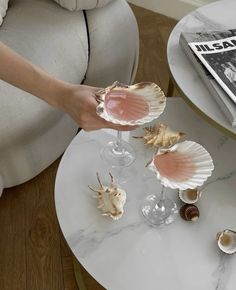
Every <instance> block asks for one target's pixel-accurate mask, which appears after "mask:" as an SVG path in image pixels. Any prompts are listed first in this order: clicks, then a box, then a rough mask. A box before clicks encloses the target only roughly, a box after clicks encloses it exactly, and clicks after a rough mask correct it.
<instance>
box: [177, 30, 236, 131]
mask: <svg viewBox="0 0 236 290" xmlns="http://www.w3.org/2000/svg"><path fill="white" fill-rule="evenodd" d="M179 43H180V45H181V47H182V48H183V50H184V52H185V53H186V55H187V56H188V58H189V60H190V61H191V62H192V64H193V65H194V67H195V69H196V71H197V72H198V73H199V75H200V77H201V78H202V80H203V81H204V83H205V85H206V86H207V88H208V89H209V91H210V92H211V94H212V96H213V97H214V98H215V100H216V101H217V103H218V104H219V106H220V108H221V110H222V111H223V112H224V114H225V116H226V118H227V119H228V120H229V122H230V124H231V125H232V126H236V29H232V30H227V31H213V32H208V33H206V32H196V33H191V32H184V33H181V36H180V40H179ZM224 67H226V68H229V69H228V70H226V72H225V69H224ZM234 68H235V72H234ZM234 77H235V81H234Z"/></svg>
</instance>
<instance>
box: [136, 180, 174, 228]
mask: <svg viewBox="0 0 236 290" xmlns="http://www.w3.org/2000/svg"><path fill="white" fill-rule="evenodd" d="M166 191H167V187H165V186H164V185H162V188H161V194H160V195H156V194H152V195H149V196H147V197H146V199H145V201H144V202H143V204H142V207H141V211H142V214H143V215H144V217H145V219H146V220H147V221H148V223H149V224H151V225H154V226H159V225H162V224H166V225H168V224H170V223H172V222H173V221H174V220H175V217H176V214H177V213H178V209H177V205H176V203H175V202H174V201H173V200H171V199H169V198H167V197H166Z"/></svg>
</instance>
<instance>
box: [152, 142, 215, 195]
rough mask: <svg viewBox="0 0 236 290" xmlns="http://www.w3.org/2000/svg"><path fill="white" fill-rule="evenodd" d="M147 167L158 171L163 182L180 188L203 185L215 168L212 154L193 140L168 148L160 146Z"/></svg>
mask: <svg viewBox="0 0 236 290" xmlns="http://www.w3.org/2000/svg"><path fill="white" fill-rule="evenodd" d="M147 167H148V168H149V169H150V170H152V171H154V172H155V173H156V176H157V179H159V180H160V182H161V184H163V185H164V186H166V187H169V188H173V189H175V188H178V189H180V190H185V189H193V188H196V187H199V186H201V185H202V184H203V183H204V182H205V180H206V179H207V178H208V177H209V176H211V173H212V170H213V169H214V165H213V161H212V158H211V156H210V154H209V153H208V152H207V151H206V149H205V148H204V147H203V146H202V145H200V144H198V143H196V142H193V141H184V142H181V143H177V144H175V145H174V146H172V147H170V148H168V149H164V148H159V150H158V152H157V154H156V155H155V156H154V157H153V159H152V161H151V162H150V163H149V164H148V165H147Z"/></svg>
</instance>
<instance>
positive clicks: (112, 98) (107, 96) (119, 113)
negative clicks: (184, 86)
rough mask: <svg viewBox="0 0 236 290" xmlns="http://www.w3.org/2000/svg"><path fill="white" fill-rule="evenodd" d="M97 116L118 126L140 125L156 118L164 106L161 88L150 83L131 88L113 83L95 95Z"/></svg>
mask: <svg viewBox="0 0 236 290" xmlns="http://www.w3.org/2000/svg"><path fill="white" fill-rule="evenodd" d="M96 98H97V101H98V102H99V105H98V106H97V109H96V111H97V114H98V115H99V116H100V117H101V118H103V119H105V120H106V121H108V122H112V123H114V124H120V125H131V126H133V125H142V124H145V123H149V122H151V121H152V120H154V119H156V118H158V117H159V116H160V114H162V113H163V111H164V109H165V106H166V97H165V95H164V93H163V91H162V90H161V88H160V87H159V86H158V85H156V84H154V83H150V82H143V83H137V84H134V85H131V86H128V85H122V84H120V83H119V82H115V83H114V84H112V85H111V86H109V87H107V88H105V89H103V90H101V91H99V92H97V93H96Z"/></svg>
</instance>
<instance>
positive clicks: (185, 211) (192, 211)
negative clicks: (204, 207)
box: [179, 204, 200, 222]
mask: <svg viewBox="0 0 236 290" xmlns="http://www.w3.org/2000/svg"><path fill="white" fill-rule="evenodd" d="M179 213H180V216H181V217H182V218H183V219H184V220H186V221H192V222H195V221H197V220H198V218H199V216H200V213H199V210H198V208H197V207H196V205H193V204H185V205H183V206H182V207H181V208H180V210H179Z"/></svg>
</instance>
